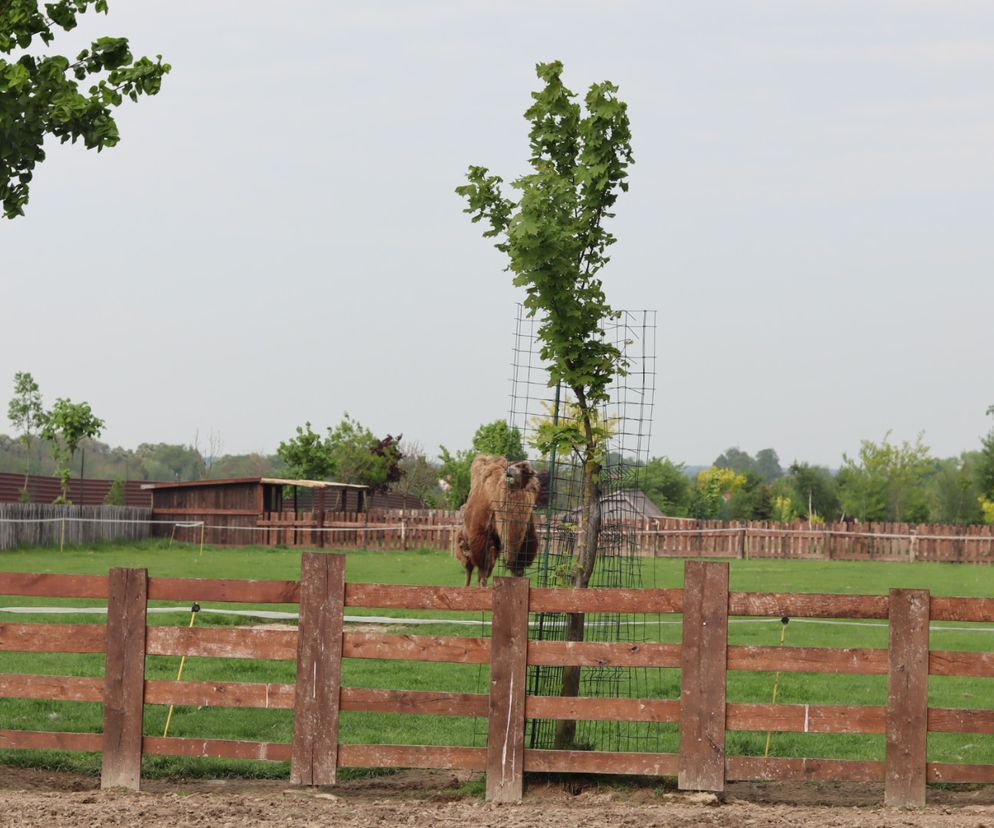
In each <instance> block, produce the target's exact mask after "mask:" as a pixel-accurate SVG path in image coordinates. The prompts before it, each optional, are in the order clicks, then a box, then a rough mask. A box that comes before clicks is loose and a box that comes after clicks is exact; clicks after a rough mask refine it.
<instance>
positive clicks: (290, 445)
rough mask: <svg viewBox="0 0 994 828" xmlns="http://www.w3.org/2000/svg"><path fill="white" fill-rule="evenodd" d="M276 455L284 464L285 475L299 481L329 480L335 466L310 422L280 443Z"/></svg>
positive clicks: (320, 437) (324, 444)
mask: <svg viewBox="0 0 994 828" xmlns="http://www.w3.org/2000/svg"><path fill="white" fill-rule="evenodd" d="M276 453H277V454H278V455H279V456H280V459H281V460H282V461H283V462H284V463H286V468H287V474H289V475H290V476H291V477H293V478H296V479H299V480H331V479H332V478H333V477H334V474H335V464H334V461H333V460H332V457H331V452H330V451H329V449H328V445H327V443H326V442H325V440H324V438H323V437H322V436H321V435H320V434H318V433H317V432H316V431H314V430H313V429H312V428H311V423H310V421H308V422H306V423H304V425H303V427H301V426H297V434H296V436H295V437H291V438H290V439H289V440H285V441H281V442H280V445H279V448H277V449H276Z"/></svg>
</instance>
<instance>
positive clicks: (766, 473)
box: [756, 448, 783, 483]
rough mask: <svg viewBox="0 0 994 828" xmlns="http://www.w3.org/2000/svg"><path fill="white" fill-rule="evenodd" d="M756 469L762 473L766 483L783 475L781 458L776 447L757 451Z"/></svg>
mask: <svg viewBox="0 0 994 828" xmlns="http://www.w3.org/2000/svg"><path fill="white" fill-rule="evenodd" d="M756 471H757V472H759V473H760V475H762V477H763V480H764V481H765V482H766V483H770V482H772V481H774V480H777V479H779V478H780V477H783V469H782V468H781V467H780V458H779V457H778V456H777V453H776V451H775V450H774V449H771V448H764V449H760V450H759V451H757V452H756Z"/></svg>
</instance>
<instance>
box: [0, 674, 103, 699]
mask: <svg viewBox="0 0 994 828" xmlns="http://www.w3.org/2000/svg"><path fill="white" fill-rule="evenodd" d="M0 698H4V699H52V700H58V701H87V702H102V701H103V700H104V680H103V679H102V678H85V677H83V676H32V675H21V674H16V673H2V674H0Z"/></svg>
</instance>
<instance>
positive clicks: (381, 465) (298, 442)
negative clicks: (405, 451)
mask: <svg viewBox="0 0 994 828" xmlns="http://www.w3.org/2000/svg"><path fill="white" fill-rule="evenodd" d="M399 441H400V436H397V437H393V436H392V435H389V434H388V435H387V436H386V437H384V438H382V439H379V438H377V437H376V436H375V435H374V434H373V432H371V431H370V430H369V429H368V428H366V427H365V426H364V425H362V423H360V422H359V421H358V420H354V419H353V418H352V417H350V416H349V415H348V413H346V414H345V415H344V416H343V417H342V421H341V422H340V423H339V424H338V425H337V426H335V427H334V428H329V429H328V430H327V435H326V436H324V437H322V436H321V435H320V434H318V433H317V432H315V431H314V430H313V429H312V428H311V424H310V422H307V423H305V425H304V427H303V428H301V427H300V426H297V434H296V436H295V437H293V438H291V439H290V440H286V441H284V442H281V443H280V445H279V448H278V449H277V454H278V455H279V456H280V458H281V459H282V460H283V462H284V463H286V466H287V471H288V473H289V474H290V475H292V476H294V477H298V478H302V479H307V480H335V481H337V482H339V483H356V484H359V485H363V486H370V487H371V488H372V489H373V490H374V491H385V490H386V489H387V487H388V486H389V485H390V484H391V483H395V482H397V481H398V480H400V477H401V475H402V474H403V468H402V467H401V465H400V460H401V458H402V456H403V455H402V454H401V451H400V446H399Z"/></svg>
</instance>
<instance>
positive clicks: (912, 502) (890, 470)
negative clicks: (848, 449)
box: [837, 434, 935, 522]
mask: <svg viewBox="0 0 994 828" xmlns="http://www.w3.org/2000/svg"><path fill="white" fill-rule="evenodd" d="M842 459H843V462H842V468H841V469H840V470H839V474H838V478H837V479H838V486H839V499H840V500H841V502H842V507H843V509H844V510H845V511H846V513H847V514H850V515H853V516H854V517H857V518H859V519H860V520H870V521H873V520H878V521H879V520H889V521H897V522H901V521H922V520H925V519H927V516H928V497H927V494H926V491H925V486H924V481H925V478H926V476H927V475H928V474H929V473H930V472H932V471H933V470H934V468H935V461H934V458H933V457H932V456H931V454H930V453H929V448H928V446H926V445H925V444H924V443H923V442H922V437H921V435H918V437H917V439H916V440H915V442H914V443H909V442H908V441H907V440H905V441H903V442H902V443H901V444H900V445H898V444H895V443H891V442H890V435H889V434H887V435H885V436H884V439H883V441H882V442H880V443H874V442H873V441H872V440H863V441H862V443H861V445H860V449H859V456H858V457H855V458H852V457H849V456H848V455H843V456H842Z"/></svg>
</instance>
